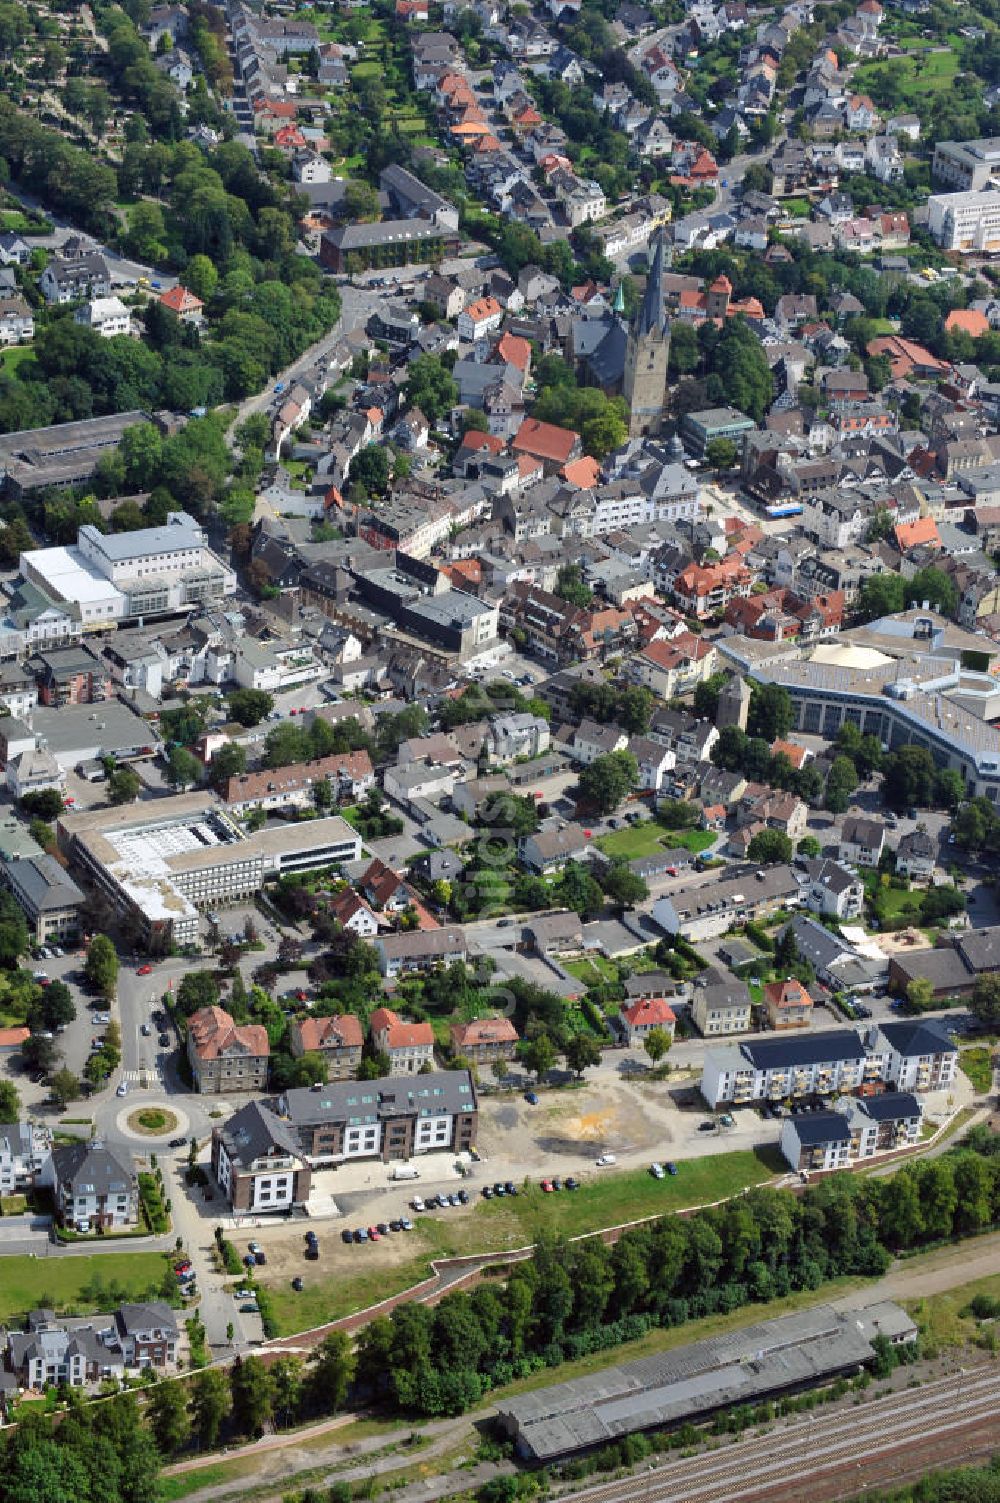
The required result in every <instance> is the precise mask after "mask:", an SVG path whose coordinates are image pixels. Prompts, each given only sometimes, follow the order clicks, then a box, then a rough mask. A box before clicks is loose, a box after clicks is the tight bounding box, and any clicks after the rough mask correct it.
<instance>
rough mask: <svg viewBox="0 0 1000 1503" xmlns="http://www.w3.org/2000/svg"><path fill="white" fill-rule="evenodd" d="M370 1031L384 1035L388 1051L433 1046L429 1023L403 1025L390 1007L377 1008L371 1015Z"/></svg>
mask: <svg viewBox="0 0 1000 1503" xmlns="http://www.w3.org/2000/svg"><path fill="white" fill-rule="evenodd" d="M371 1031H372V1035H373V1036H374V1035H375V1034H376V1033H384V1034H385V1042H386V1047H387V1048H389V1049H406V1048H413V1047H414V1045H420V1044H433V1043H434V1029H433V1028H432V1027H431V1025H430V1023H404V1022H402V1020H401V1019H400V1018H399V1017H398V1016H397V1014H396V1013H394V1012H393V1010H392V1008H391V1007H377V1008H376V1009H375V1011H374V1012H373V1013H372V1015H371Z"/></svg>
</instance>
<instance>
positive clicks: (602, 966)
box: [565, 954, 618, 986]
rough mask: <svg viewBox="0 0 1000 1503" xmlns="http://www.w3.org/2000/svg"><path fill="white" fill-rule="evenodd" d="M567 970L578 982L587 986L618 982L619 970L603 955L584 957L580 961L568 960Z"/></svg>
mask: <svg viewBox="0 0 1000 1503" xmlns="http://www.w3.org/2000/svg"><path fill="white" fill-rule="evenodd" d="M565 965H566V970H567V971H569V973H570V975H571V976H575V977H576V979H577V981H582V982H584V984H585V985H587V986H603V985H604V983H605V982H606V981H617V980H618V968H617V966H615V965H612V963H611V961H609V960H606V959H605V958H604V956H603V955H597V954H594V955H584V956H581V958H580V959H579V960H568V961H566V963H565Z"/></svg>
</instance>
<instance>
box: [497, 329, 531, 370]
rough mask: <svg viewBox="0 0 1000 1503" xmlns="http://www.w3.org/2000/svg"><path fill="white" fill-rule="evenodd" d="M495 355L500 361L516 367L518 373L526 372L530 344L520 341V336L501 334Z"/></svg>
mask: <svg viewBox="0 0 1000 1503" xmlns="http://www.w3.org/2000/svg"><path fill="white" fill-rule="evenodd" d="M496 353H497V354H498V355H499V356H500V359H501V360H506V362H507V364H508V365H514V366H516V367H517V369H518V370H519V371H526V370H527V369H528V366H529V364H530V363H531V343H530V341H529V340H527V339H522V338H521V336H520V334H502V335H501V336H500V340H499V342H498V344H497V348H496Z"/></svg>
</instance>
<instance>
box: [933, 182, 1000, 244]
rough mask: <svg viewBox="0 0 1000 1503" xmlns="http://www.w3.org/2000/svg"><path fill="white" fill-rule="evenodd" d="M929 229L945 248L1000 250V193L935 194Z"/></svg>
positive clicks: (937, 241)
mask: <svg viewBox="0 0 1000 1503" xmlns="http://www.w3.org/2000/svg"><path fill="white" fill-rule="evenodd" d="M927 228H928V230H929V232H930V236H931V239H932V240H934V241H935V242H936V243H937V244H938V245H939V246H940V247H941V249H942V250H946V251H986V252H992V251H996V250H1000V193H996V192H993V191H987V192H984V193H936V194H933V195H932V196H931V197H930V198H929V199H928V200H927Z"/></svg>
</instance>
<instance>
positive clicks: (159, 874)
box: [58, 793, 361, 951]
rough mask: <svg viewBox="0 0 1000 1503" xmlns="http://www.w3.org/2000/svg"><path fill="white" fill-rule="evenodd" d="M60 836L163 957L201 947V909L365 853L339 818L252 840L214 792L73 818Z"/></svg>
mask: <svg viewBox="0 0 1000 1503" xmlns="http://www.w3.org/2000/svg"><path fill="white" fill-rule="evenodd" d="M58 839H59V846H60V849H61V850H62V851H63V852H64V853H65V854H66V855H67V856H68V857H69V858H70V860H71V862H73V863H74V865H75V866H76V867H77V869H78V870H79V871H81V872H82V873H83V874H84V875H85V876H86V877H87V878H89V880H90V881H91V882H92V883H93V884H94V886H95V887H97V888H99V889H100V890H101V891H102V892H104V893H106V894H107V896H108V897H109V898H110V900H111V902H112V903H113V904H114V906H115V909H116V911H117V912H118V913H120V914H122V915H123V916H128V917H130V918H131V919H132V921H133V922H134V923H135V925H136V927H137V929H138V933H139V935H140V936H141V938H142V941H143V942H144V943H145V944H146V945H147V946H148V947H149V948H150V949H152V950H155V951H159V950H162V949H164V948H165V947H166V946H168V945H169V944H171V943H173V944H177V945H187V944H193V943H194V942H195V940H196V939H197V937H198V912H199V910H203V909H211V908H215V907H223V906H225V904H226V903H236V902H241V901H244V900H245V899H247V898H252V897H253V896H254V895H255V894H256V893H258V892H259V891H260V890H261V888H262V887H263V885H264V883H265V882H266V881H267V880H268V878H270V877H277V876H280V875H281V874H282V873H283V872H292V871H309V870H312V869H313V868H315V867H318V866H334V865H339V864H340V863H341V862H344V861H356V860H358V858H359V857H360V855H361V837H360V836H359V835H358V834H357V832H356V831H355V830H352V829H351V826H350V825H349V824H348V823H347V821H346V820H344V819H341V818H339V817H338V816H337V815H333V816H331V817H330V818H329V819H313V820H308V821H306V822H304V823H301V824H300V823H291V824H288V825H283V826H279V827H278V828H275V829H265V830H260V831H258V832H257V833H256V834H252V835H248V834H246V833H245V832H244V831H243V830H241V829H240V827H239V826H238V825H237V824H236V823H235V821H234V820H233V819H232V818H231V817H230V816H229V815H228V814H227V813H226V810H225V809H224V808H223V806H222V805H221V804H220V803H219V801H218V800H217V799H216V798H215V797H214V796H213V795H212V794H210V793H182V794H178V795H177V796H176V797H174V798H165V799H158V800H157V801H156V802H155V803H153V804H149V803H140V804H133V805H130V806H127V807H122V808H109V809H93V810H90V811H88V812H86V813H81V814H64V815H63V816H62V818H61V819H60V820H59V824H58Z"/></svg>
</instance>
